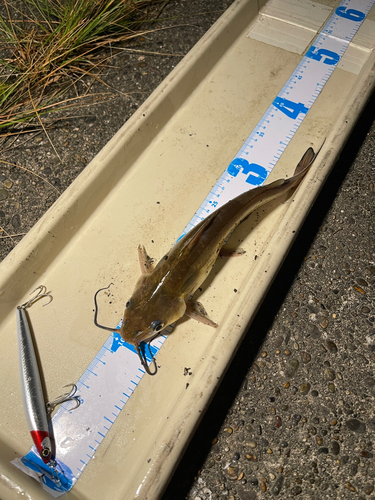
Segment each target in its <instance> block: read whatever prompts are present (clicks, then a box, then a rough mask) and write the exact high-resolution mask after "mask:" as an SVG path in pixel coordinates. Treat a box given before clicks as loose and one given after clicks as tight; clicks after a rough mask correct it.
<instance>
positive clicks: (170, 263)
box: [94, 148, 320, 375]
mask: <svg viewBox="0 0 375 500" xmlns="http://www.w3.org/2000/svg"><path fill="white" fill-rule="evenodd" d="M319 151H320V150H319ZM319 151H318V153H319ZM318 153H316V154H315V153H314V150H313V149H312V148H309V149H308V150H307V151H306V153H305V154H304V155H303V157H302V159H301V161H300V162H299V163H298V165H297V167H296V170H295V172H294V175H293V177H291V178H290V179H279V180H276V181H274V182H272V183H270V184H267V185H265V186H259V187H256V188H254V189H251V190H249V191H246V192H245V193H243V194H240V195H239V196H237V197H236V198H233V199H232V200H230V201H228V202H227V203H226V204H225V205H223V206H222V207H220V208H218V209H217V210H216V211H215V212H212V213H211V214H210V215H209V216H208V217H206V218H205V219H204V220H202V221H201V222H199V223H198V224H197V225H196V226H195V227H194V228H192V229H191V230H190V231H189V232H188V233H187V234H186V235H185V236H184V237H183V238H181V239H180V240H179V241H178V242H177V243H176V244H175V245H174V246H173V247H172V248H171V250H170V251H169V252H168V253H167V254H166V255H165V256H164V257H163V258H162V259H161V260H160V261H159V263H158V264H157V265H156V266H155V267H154V265H153V262H152V260H151V259H150V257H149V256H148V255H147V252H146V249H145V247H144V246H141V245H140V246H139V247H138V256H139V262H140V267H141V272H142V275H141V277H140V278H139V279H138V281H137V283H136V285H135V289H134V292H133V295H132V296H131V298H130V299H129V300H128V301H127V303H126V305H125V313H124V318H123V321H122V325H121V327H120V330H119V333H120V335H121V337H122V338H123V339H124V340H125V341H126V342H129V343H131V344H133V345H134V346H135V348H136V350H137V353H138V356H139V358H140V361H141V363H142V366H143V367H144V369H145V370H146V372H147V373H148V374H150V375H155V373H156V371H157V366H156V361H155V359H154V358H153V356H152V355H151V357H152V359H153V364H154V371H153V372H151V370H150V367H149V366H148V364H147V360H146V356H145V353H144V345H143V348H142V345H141V343H142V342H146V343H148V344H149V343H150V342H151V341H152V340H153V339H154V338H155V337H157V336H158V335H159V334H160V333H161V332H162V330H163V329H164V328H166V327H167V326H168V325H170V324H172V323H174V322H175V321H177V320H178V319H180V318H181V317H182V316H184V315H187V316H189V317H190V318H193V319H195V320H197V321H200V322H202V323H204V324H206V325H209V326H212V327H214V328H216V327H217V326H218V325H217V324H216V323H215V322H214V321H212V320H211V319H210V318H209V317H208V315H207V313H206V311H205V309H204V307H203V305H202V304H201V303H199V302H197V301H194V300H192V297H193V295H194V293H195V291H196V290H197V289H198V288H199V287H200V286H201V284H202V283H203V281H204V280H205V279H206V278H207V276H208V274H209V273H210V271H211V269H212V267H213V265H214V264H215V261H216V259H217V257H218V256H219V254H220V251H221V247H222V246H223V245H224V243H225V242H226V240H227V238H228V237H229V236H230V234H231V233H232V232H233V230H234V229H235V228H236V226H237V225H238V224H239V223H240V222H241V221H243V219H245V218H246V217H247V216H248V215H249V214H250V213H251V212H253V211H254V210H256V209H257V208H259V207H260V206H261V205H264V204H265V203H267V202H269V201H271V200H274V199H275V198H277V197H279V196H281V195H283V194H284V193H286V192H287V191H289V190H290V189H292V188H294V187H296V186H298V184H299V183H300V182H301V180H302V179H303V177H304V176H305V174H306V172H307V171H308V169H309V168H310V166H311V165H312V163H313V162H314V160H315V158H316V156H317V154H318ZM237 255H238V253H237ZM107 288H108V287H107ZM101 290H105V288H101V289H100V290H98V291H97V292H96V294H95V297H94V302H95V317H94V323H95V325H96V326H98V327H99V328H104V329H105V330H109V331H111V332H112V331H115V330H116V329H112V328H109V327H106V326H102V325H99V324H98V322H97V315H98V305H97V295H98V293H99V292H100V291H101Z"/></svg>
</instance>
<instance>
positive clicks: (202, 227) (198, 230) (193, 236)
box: [179, 211, 219, 254]
mask: <svg viewBox="0 0 375 500" xmlns="http://www.w3.org/2000/svg"><path fill="white" fill-rule="evenodd" d="M218 213H219V212H218V211H216V212H214V213H213V214H211V215H209V216H208V217H206V218H205V219H204V220H203V221H201V222H199V223H198V224H197V225H196V226H195V227H193V229H191V230H190V231H189V232H188V233H187V234H186V235H185V236H184V237H183V238H182V239H181V240H180V242H179V243H180V245H181V246H180V248H179V253H180V254H181V253H185V252H190V251H191V249H192V248H193V247H194V245H195V244H196V243H197V241H198V240H199V238H200V237H201V236H202V234H203V233H204V231H206V229H208V228H209V227H210V226H211V224H212V223H213V222H214V220H215V219H216V216H217V215H218Z"/></svg>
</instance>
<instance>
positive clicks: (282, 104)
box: [272, 96, 309, 120]
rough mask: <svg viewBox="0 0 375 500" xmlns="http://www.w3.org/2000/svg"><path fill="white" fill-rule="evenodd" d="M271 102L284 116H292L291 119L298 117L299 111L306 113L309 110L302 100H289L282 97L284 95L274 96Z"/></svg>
mask: <svg viewBox="0 0 375 500" xmlns="http://www.w3.org/2000/svg"><path fill="white" fill-rule="evenodd" d="M272 104H273V105H274V106H275V108H277V109H279V110H280V111H282V112H283V113H284V114H285V115H286V116H288V117H289V118H293V120H295V119H296V118H298V115H299V114H300V113H303V114H306V113H307V112H308V110H309V108H306V106H305V105H304V104H303V103H302V102H293V101H289V100H288V99H284V97H279V96H277V97H276V99H275V100H274V101H273V103H272Z"/></svg>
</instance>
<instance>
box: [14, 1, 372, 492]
mask: <svg viewBox="0 0 375 500" xmlns="http://www.w3.org/2000/svg"><path fill="white" fill-rule="evenodd" d="M374 3H375V0H343V1H342V2H341V3H340V5H339V7H338V8H337V9H336V10H335V12H334V13H333V15H332V16H331V18H330V19H329V21H328V22H327V24H326V25H325V26H324V28H323V30H322V32H321V33H320V34H319V35H318V36H317V38H316V39H315V41H314V42H313V45H312V46H311V47H310V49H309V50H308V51H307V53H306V55H305V56H304V57H303V58H302V61H301V62H300V64H299V65H298V66H297V68H296V69H295V71H294V72H293V74H292V76H291V77H290V78H289V80H288V81H287V83H286V84H285V86H284V88H283V89H282V90H281V91H280V93H279V94H278V95H277V97H276V98H275V100H274V101H273V103H272V104H271V106H270V107H269V108H268V110H267V111H266V113H265V114H264V116H263V117H262V118H261V120H260V121H259V123H258V124H257V126H256V127H255V129H254V130H253V132H252V133H251V134H250V136H249V137H248V139H247V140H246V142H245V144H244V145H243V146H242V148H241V149H240V151H239V152H238V153H237V155H236V156H235V158H234V160H233V161H232V162H231V164H230V165H229V167H228V168H227V169H226V170H225V172H224V174H223V175H222V176H221V177H220V179H219V180H218V182H217V183H216V185H215V187H214V188H213V189H212V191H211V192H210V193H209V195H208V196H207V198H206V199H205V201H204V202H203V204H202V205H201V207H200V208H199V209H198V211H197V212H196V214H195V215H194V217H193V218H192V220H191V221H190V223H189V224H188V225H187V226H186V228H185V230H184V232H183V234H182V235H184V234H186V233H187V232H188V231H189V230H190V229H191V228H192V227H193V226H195V225H196V224H197V223H198V222H200V221H201V220H202V219H204V218H205V217H206V216H207V215H208V214H209V213H210V212H211V211H212V210H214V209H216V208H217V207H219V206H222V205H223V204H224V203H226V202H227V201H229V200H230V199H232V198H233V197H235V196H238V195H239V194H240V193H242V192H244V191H247V190H248V189H251V188H252V187H255V186H258V185H260V184H262V183H263V182H264V181H265V180H266V178H267V177H268V175H269V173H270V172H271V171H272V169H273V167H274V166H275V164H276V162H277V161H278V159H279V158H280V156H281V154H282V153H283V151H284V150H285V148H286V146H287V145H288V143H289V141H290V140H291V139H292V137H293V135H294V133H295V132H296V131H297V129H298V127H299V126H300V124H301V123H302V121H303V119H304V117H305V116H306V114H307V112H308V110H309V109H310V108H311V106H312V105H313V103H314V102H315V99H316V98H317V97H318V95H319V94H320V92H321V90H322V89H323V87H324V85H325V83H326V82H327V80H328V78H329V77H330V76H331V74H332V72H333V70H334V69H335V67H336V66H337V63H338V62H339V61H340V59H341V57H342V55H343V54H344V52H345V50H346V49H347V47H348V45H349V43H350V41H351V40H352V38H353V37H354V35H355V34H356V32H357V31H358V29H359V27H360V25H361V24H362V22H363V20H364V19H365V17H366V15H367V14H368V12H369V11H370V9H371V7H372V6H373V4H374ZM165 339H166V336H161V337H159V338H157V339H156V340H155V341H153V342H152V345H151V346H150V347H151V350H152V353H153V354H154V355H156V353H157V352H158V350H159V349H160V348H161V346H162V345H163V343H164V340H165ZM146 356H147V350H146ZM150 361H151V359H150V358H149V357H148V362H150ZM144 373H145V372H144V370H143V368H142V367H141V366H140V363H139V358H138V355H137V354H136V351H135V349H134V347H133V346H132V345H130V344H127V343H125V342H124V341H123V340H122V338H121V337H120V335H119V333H118V332H114V333H113V334H111V335H110V337H109V338H108V339H107V341H106V342H105V344H104V345H103V347H102V348H101V349H100V351H99V352H98V354H97V355H96V356H95V358H94V359H93V361H92V362H91V364H90V365H89V367H88V368H87V369H86V371H85V373H84V374H83V375H82V377H81V378H80V380H79V381H78V382H77V387H78V391H79V394H80V398H81V401H82V404H81V406H80V407H79V408H78V409H77V410H75V411H74V412H70V411H69V405H70V404H71V403H66V404H64V405H62V406H61V407H60V409H59V410H58V412H57V413H56V414H55V416H54V417H53V420H52V424H53V433H54V440H55V443H56V452H55V454H56V460H57V462H58V464H59V467H60V468H61V474H59V476H60V479H61V485H59V486H58V485H57V484H56V483H55V482H54V481H53V480H52V478H51V475H50V471H49V469H48V467H47V466H46V465H44V464H43V462H42V460H41V458H40V456H39V454H38V452H37V451H36V450H35V449H34V448H32V449H31V450H30V452H29V453H28V454H27V455H26V456H25V457H22V458H21V459H17V460H14V461H13V463H14V464H15V465H16V466H17V467H19V468H20V469H22V470H23V471H24V472H26V473H27V474H29V475H33V476H34V477H36V478H37V479H41V480H42V481H43V487H44V488H45V489H46V490H47V491H49V492H50V493H51V494H52V495H53V496H54V497H59V496H61V495H63V494H64V493H65V492H66V491H69V490H70V489H71V488H72V487H73V486H74V484H75V483H76V481H77V480H78V478H79V476H80V475H81V473H82V472H83V470H84V469H85V467H86V466H87V464H88V463H89V461H90V460H91V458H92V457H93V455H94V454H95V451H96V450H97V449H98V447H99V445H100V444H101V442H102V441H103V439H104V438H105V436H106V434H107V432H108V431H109V429H110V428H111V426H112V424H113V423H114V421H115V420H116V418H117V417H118V415H119V414H120V412H121V410H122V408H123V407H124V406H125V404H126V402H127V400H128V399H129V398H130V396H131V395H132V393H133V391H134V389H135V388H136V387H137V385H138V383H139V381H140V380H141V378H142V377H143V375H144ZM41 474H43V476H41Z"/></svg>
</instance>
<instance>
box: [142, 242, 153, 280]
mask: <svg viewBox="0 0 375 500" xmlns="http://www.w3.org/2000/svg"><path fill="white" fill-rule="evenodd" d="M138 259H139V265H140V268H141V273H142V274H150V273H151V272H152V271H153V270H154V267H155V266H154V259H152V258H151V257H149V256H148V255H147V251H146V249H145V247H144V245H138Z"/></svg>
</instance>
